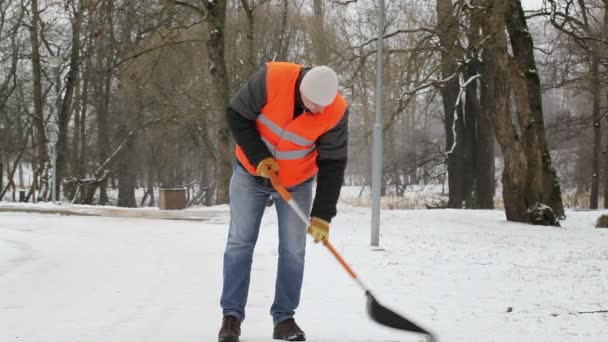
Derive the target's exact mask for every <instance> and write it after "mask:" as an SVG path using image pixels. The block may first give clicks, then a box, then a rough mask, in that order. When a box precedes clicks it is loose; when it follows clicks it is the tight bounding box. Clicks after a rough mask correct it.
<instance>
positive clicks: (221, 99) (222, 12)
mask: <svg viewBox="0 0 608 342" xmlns="http://www.w3.org/2000/svg"><path fill="white" fill-rule="evenodd" d="M205 7H206V9H207V13H208V18H207V24H208V25H209V32H210V33H209V37H208V39H207V49H208V53H209V72H210V74H211V83H212V84H213V85H214V86H213V87H211V89H210V93H211V94H210V95H211V99H212V101H214V103H213V105H214V106H213V108H214V109H213V117H215V118H216V123H217V126H218V127H217V131H218V135H217V153H216V155H217V156H218V159H217V163H216V165H215V167H216V168H215V175H216V179H217V181H218V185H217V192H216V202H217V204H222V203H227V202H228V186H229V182H230V175H231V172H230V167H231V165H232V149H231V142H230V136H229V132H228V126H227V123H226V120H225V108H226V106H227V105H228V101H229V100H230V99H229V80H228V75H227V72H226V60H225V55H224V52H225V42H224V31H225V27H226V0H215V1H210V0H208V1H206V2H205Z"/></svg>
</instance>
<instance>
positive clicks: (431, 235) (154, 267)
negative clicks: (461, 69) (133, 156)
mask: <svg viewBox="0 0 608 342" xmlns="http://www.w3.org/2000/svg"><path fill="white" fill-rule="evenodd" d="M568 214H569V218H568V220H567V221H564V222H563V223H562V224H563V226H564V228H562V229H560V228H550V227H533V226H527V225H520V224H514V223H507V222H506V221H505V219H504V213H502V212H500V211H470V210H469V211H464V210H463V211H456V210H412V211H384V212H383V214H382V228H381V229H382V237H381V245H382V247H383V248H384V250H383V251H374V250H371V249H370V248H369V247H368V243H369V228H368V227H369V210H367V209H363V208H352V207H347V206H344V207H342V208H341V209H340V214H339V215H338V217H337V218H336V219H335V220H334V223H333V224H332V235H331V237H332V240H333V242H334V244H335V245H336V247H338V249H339V250H340V251H341V252H342V253H343V255H344V257H345V258H346V259H347V261H348V262H350V263H351V265H352V266H353V267H354V269H355V271H356V272H358V273H359V275H360V276H361V278H362V279H363V280H364V281H365V282H366V283H367V285H368V286H369V287H370V288H372V289H373V290H374V291H375V293H376V295H377V297H378V299H379V300H380V301H381V302H383V303H384V304H386V305H387V306H389V307H392V308H394V309H396V311H398V312H401V313H403V314H405V315H406V316H408V317H409V318H412V319H414V320H416V321H418V322H419V323H421V324H422V325H424V326H427V327H430V328H431V329H432V330H434V331H435V332H437V333H438V335H439V337H440V339H441V340H443V341H463V342H464V341H467V342H470V341H505V342H507V341H534V342H538V341H547V342H549V341H552V342H553V341H593V342H595V341H597V342H600V341H601V342H603V341H606V340H607V339H608V313H602V312H597V313H579V312H592V311H604V310H608V275H607V274H608V230H599V229H594V228H593V227H592V225H593V222H594V220H595V218H596V217H597V216H598V215H599V214H600V213H599V212H569V213H568ZM227 222H228V217H227V216H226V215H224V216H218V217H216V218H215V219H213V220H212V221H209V222H188V221H169V220H150V219H130V218H102V217H79V216H58V215H43V214H27V213H0V341H20V342H23V341H26V342H46V341H49V342H55V341H61V342H67V341H70V342H72V341H83V342H84V341H87V342H93V341H112V342H127V341H133V342H135V341H138V342H139V341H146V342H155V341H158V342H160V341H163V342H164V341H180V342H213V341H216V336H217V330H218V328H219V324H220V319H221V313H220V309H219V303H218V302H219V295H220V290H221V266H222V253H223V249H224V244H225V238H226V226H227ZM275 226H276V216H275V213H274V209H272V208H271V209H269V211H268V212H267V214H266V215H265V218H264V221H263V228H262V231H261V234H260V238H259V242H258V247H257V249H256V256H255V258H254V265H253V274H252V283H251V288H250V294H249V303H248V307H247V310H248V311H247V315H248V317H247V320H246V321H245V322H244V323H243V327H242V329H243V335H242V338H241V340H242V341H243V342H261V341H270V340H271V339H270V336H271V332H272V327H271V324H272V323H271V318H270V315H269V313H268V311H269V307H270V304H271V303H272V298H273V292H274V275H275V269H276V255H277V251H276V228H275ZM307 253H308V255H307V271H306V276H305V283H304V290H303V294H302V304H301V306H300V309H299V310H298V313H297V316H296V318H297V319H298V321H299V323H301V326H302V327H303V329H304V330H305V331H306V332H307V335H308V339H309V341H317V342H319V341H348V342H364V341H368V342H381V341H418V340H419V338H417V337H416V336H413V335H410V334H405V333H402V332H398V331H394V330H390V329H387V328H384V327H381V326H378V325H376V324H375V323H373V322H371V321H370V320H369V319H368V318H367V315H366V313H365V311H364V309H365V308H364V303H365V298H364V296H363V294H362V293H361V291H360V290H359V288H358V287H357V286H356V284H354V283H353V282H352V281H351V280H350V279H349V278H348V277H347V276H346V274H345V273H344V272H343V270H342V269H341V268H340V266H339V265H338V264H337V263H336V262H335V261H334V260H332V258H331V256H330V255H329V254H328V253H327V251H325V250H324V249H323V248H322V247H321V246H317V245H314V244H312V243H310V244H309V246H308V251H307Z"/></svg>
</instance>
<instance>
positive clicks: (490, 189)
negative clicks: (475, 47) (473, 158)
mask: <svg viewBox="0 0 608 342" xmlns="http://www.w3.org/2000/svg"><path fill="white" fill-rule="evenodd" d="M480 72H481V92H480V93H481V100H480V105H481V112H480V115H479V124H478V126H477V137H478V138H477V152H478V157H477V163H478V164H477V165H478V167H477V169H476V175H477V176H476V178H475V179H476V181H477V183H476V185H475V190H476V191H477V203H478V206H479V208H480V209H494V195H495V194H496V178H495V173H496V167H495V163H494V146H495V143H494V141H495V137H494V127H493V124H492V116H493V115H494V113H492V112H491V111H490V107H491V106H492V101H493V100H492V98H491V95H490V93H489V89H488V84H489V77H491V75H490V72H491V68H490V67H489V66H488V65H487V61H486V60H485V59H484V61H483V62H482V63H481V64H480Z"/></svg>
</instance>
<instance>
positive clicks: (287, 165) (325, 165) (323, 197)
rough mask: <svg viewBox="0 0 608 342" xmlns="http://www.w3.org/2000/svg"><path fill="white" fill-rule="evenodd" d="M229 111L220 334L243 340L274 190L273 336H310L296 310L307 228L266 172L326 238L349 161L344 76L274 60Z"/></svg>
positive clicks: (224, 340) (229, 341)
mask: <svg viewBox="0 0 608 342" xmlns="http://www.w3.org/2000/svg"><path fill="white" fill-rule="evenodd" d="M226 114H227V120H228V126H229V128H230V132H231V134H232V136H233V138H234V140H235V141H236V143H237V147H236V150H235V154H236V163H235V165H234V169H233V174H232V178H231V180H230V228H229V233H228V241H227V244H226V251H225V253H224V287H223V292H222V298H221V306H222V309H223V315H224V318H223V320H222V327H221V329H220V332H219V341H220V342H236V341H238V339H239V336H240V333H241V329H240V325H241V322H242V321H243V319H245V304H246V302H247V294H248V290H249V279H250V272H251V262H252V257H253V250H254V247H255V243H256V241H257V237H258V232H259V229H260V222H261V219H262V215H263V214H264V209H265V207H266V204H267V201H268V199H269V198H270V197H272V198H273V199H274V200H275V203H276V210H277V215H278V223H279V227H278V229H279V261H278V270H277V278H276V288H275V297H274V303H273V304H272V307H271V309H270V313H271V315H272V318H273V323H274V331H273V338H274V339H280V340H286V341H305V340H306V336H305V334H304V332H303V331H302V330H301V329H300V328H299V327H298V325H297V324H296V322H295V320H294V318H293V317H294V314H295V309H296V308H297V306H298V304H299V301H300V291H301V289H302V278H303V274H304V254H305V248H306V231H307V227H306V225H305V224H304V223H303V222H302V221H301V219H300V218H299V217H298V216H297V215H296V213H294V212H293V210H292V209H291V208H290V207H289V205H288V204H287V203H285V201H283V200H282V199H281V198H280V196H279V194H278V193H277V192H276V191H275V190H274V189H273V188H272V185H271V183H270V181H269V179H268V175H269V172H276V173H277V174H278V177H279V180H280V181H281V183H282V184H283V185H284V186H285V187H287V189H288V190H289V191H290V192H291V195H292V196H293V198H294V200H295V201H296V203H297V204H298V205H299V206H300V207H302V209H303V210H305V211H308V212H310V216H311V220H310V225H309V227H308V231H309V233H310V234H311V235H312V236H313V238H314V241H315V242H319V241H323V240H325V239H327V238H328V235H329V223H330V221H331V219H332V218H333V217H334V216H335V215H336V203H337V201H338V197H339V195H340V188H341V187H342V182H343V179H344V169H345V167H346V159H347V140H348V130H347V128H348V105H347V103H346V101H345V100H344V99H343V98H342V96H341V95H340V94H338V77H337V75H336V73H335V72H334V71H333V70H332V69H331V68H329V67H327V66H318V67H314V68H304V67H302V66H301V65H298V64H292V63H285V62H271V63H267V64H265V65H264V66H263V67H262V68H261V69H260V70H258V71H257V72H256V73H255V74H254V75H253V76H252V77H251V78H250V79H249V81H248V82H247V83H246V84H244V85H243V86H242V88H241V89H240V90H239V92H238V93H237V94H236V95H235V96H234V97H233V98H232V100H231V101H230V105H229V106H228V108H227V111H226ZM315 175H316V176H317V187H316V194H315V196H314V203H313V200H312V198H313V196H312V192H313V178H314V177H315ZM311 205H312V210H311Z"/></svg>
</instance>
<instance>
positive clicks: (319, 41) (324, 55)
mask: <svg viewBox="0 0 608 342" xmlns="http://www.w3.org/2000/svg"><path fill="white" fill-rule="evenodd" d="M313 14H314V15H313V20H312V34H313V36H312V43H313V46H314V49H315V59H314V60H315V63H316V64H317V65H325V64H327V63H328V62H329V53H328V49H327V39H326V38H325V28H324V26H323V18H324V15H323V0H313Z"/></svg>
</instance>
